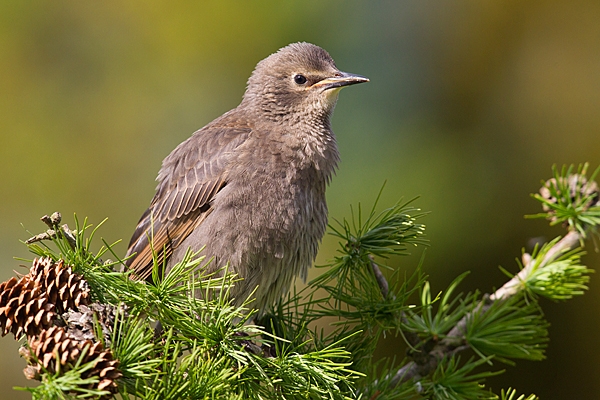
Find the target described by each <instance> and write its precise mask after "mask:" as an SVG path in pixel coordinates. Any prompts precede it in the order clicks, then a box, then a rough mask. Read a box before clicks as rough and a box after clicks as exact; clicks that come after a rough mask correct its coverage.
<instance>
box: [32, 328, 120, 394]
mask: <svg viewBox="0 0 600 400" xmlns="http://www.w3.org/2000/svg"><path fill="white" fill-rule="evenodd" d="M28 345H29V348H22V349H21V350H20V353H21V355H22V356H23V357H24V358H25V359H26V360H27V361H28V363H29V364H30V365H29V366H28V367H27V368H25V369H24V370H23V372H24V374H25V376H26V377H27V378H28V379H38V378H39V376H40V371H41V370H42V367H43V369H44V371H48V372H49V373H55V372H56V371H57V369H58V368H59V365H60V371H61V372H62V373H64V372H67V371H69V370H70V369H72V368H73V366H74V365H75V364H76V363H77V361H78V360H79V358H80V357H81V355H82V354H83V353H84V351H85V355H84V356H83V359H82V360H81V364H84V363H88V362H91V361H94V367H93V368H91V369H89V370H87V371H85V372H84V373H82V375H81V377H82V378H83V379H87V378H91V377H94V376H96V377H98V379H99V382H98V383H97V385H96V388H97V389H101V390H108V391H111V392H115V391H116V389H117V383H116V380H117V379H118V378H120V377H121V373H120V372H119V371H118V369H117V367H118V365H119V361H118V360H114V359H113V357H112V352H111V351H110V350H104V347H103V346H102V343H100V342H92V341H91V340H83V341H80V340H77V339H75V338H73V337H72V336H71V335H69V334H68V333H67V331H66V330H65V329H64V328H62V327H58V326H52V327H50V328H49V329H47V330H44V331H42V332H41V334H40V335H39V336H38V337H31V338H29V340H28Z"/></svg>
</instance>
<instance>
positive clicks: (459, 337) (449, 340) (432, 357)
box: [390, 230, 583, 387]
mask: <svg viewBox="0 0 600 400" xmlns="http://www.w3.org/2000/svg"><path fill="white" fill-rule="evenodd" d="M582 240H583V236H582V234H581V233H580V232H579V231H577V230H572V231H570V232H569V233H568V234H567V235H565V237H563V238H562V239H561V240H560V241H558V242H557V243H556V244H555V245H554V246H552V247H551V248H550V250H549V251H548V252H547V253H546V255H545V256H544V258H543V259H542V261H541V264H539V265H538V266H537V267H538V268H543V267H544V266H546V265H548V264H550V263H551V262H552V261H554V260H555V259H556V258H557V257H559V256H560V255H561V254H564V253H565V252H568V251H569V250H573V249H575V248H576V247H577V246H579V245H580V243H581V241H582ZM527 256H528V255H525V257H524V258H525V259H527V262H524V268H523V269H522V270H521V271H520V272H519V273H518V274H516V275H515V276H514V277H513V278H512V279H511V280H509V281H508V282H506V283H505V284H504V285H502V287H501V288H499V289H498V290H496V291H495V292H494V293H493V294H491V295H485V296H484V297H483V300H482V302H481V303H480V304H479V306H477V307H476V308H475V309H474V310H473V311H471V312H470V313H468V314H467V315H465V316H464V317H463V318H461V319H460V320H459V321H458V322H457V323H456V325H455V326H454V328H452V329H451V330H450V332H448V334H447V335H446V336H445V337H444V339H442V340H440V341H439V342H438V343H437V344H436V345H435V346H434V347H433V349H432V350H431V351H429V353H428V354H426V355H420V356H419V357H418V358H416V359H415V360H414V361H410V362H408V363H407V364H405V365H404V366H402V367H401V368H400V369H398V371H396V373H395V374H394V376H393V377H392V379H391V383H390V387H395V386H397V385H399V384H401V383H403V382H406V381H408V380H410V379H419V378H420V377H423V376H426V375H427V374H429V373H430V372H431V371H433V370H435V368H436V367H437V365H438V364H439V363H440V361H441V360H442V359H443V358H444V357H445V356H447V355H452V354H455V353H458V352H460V351H462V350H466V349H467V348H468V347H469V346H468V345H467V344H466V343H465V342H464V336H465V333H466V326H467V321H468V320H469V318H472V316H473V315H474V314H475V313H481V312H485V311H486V310H487V309H489V308H490V306H491V305H492V303H493V302H494V301H495V300H501V299H507V298H509V297H511V296H514V295H515V294H517V293H518V292H519V291H520V290H521V288H522V282H523V281H524V280H525V277H527V276H528V275H529V274H530V273H531V270H532V269H533V268H534V264H535V262H533V259H532V258H531V257H530V256H529V257H527Z"/></svg>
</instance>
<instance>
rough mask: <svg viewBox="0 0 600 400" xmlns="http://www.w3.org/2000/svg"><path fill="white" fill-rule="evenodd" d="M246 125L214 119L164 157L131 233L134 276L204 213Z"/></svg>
mask: <svg viewBox="0 0 600 400" xmlns="http://www.w3.org/2000/svg"><path fill="white" fill-rule="evenodd" d="M250 132H251V128H249V127H247V126H240V124H239V123H231V124H225V123H218V122H214V123H212V124H210V125H207V126H206V127H204V128H202V129H201V130H199V131H197V132H196V133H195V134H194V135H192V136H191V137H190V138H189V139H188V140H186V141H185V142H183V143H181V144H180V145H179V146H178V147H177V148H176V149H175V150H173V152H172V153H171V154H170V155H169V156H167V158H165V160H164V161H163V164H162V168H161V170H160V172H159V174H158V178H157V181H158V186H157V189H156V194H155V195H154V198H153V199H152V202H151V204H150V207H149V208H148V209H147V210H146V212H144V214H143V215H142V218H141V219H140V221H139V222H138V225H137V227H136V229H135V232H134V233H133V236H132V238H131V241H130V243H129V249H128V250H127V256H129V255H131V254H134V253H135V254H136V255H135V256H134V257H132V258H131V259H129V260H128V261H127V265H128V266H129V268H130V269H132V270H133V271H134V275H135V277H136V278H137V279H147V278H148V277H149V276H150V274H151V273H152V266H153V257H154V255H156V256H157V259H158V262H159V263H160V264H162V262H163V261H164V260H165V259H168V257H169V256H170V255H171V254H172V252H173V249H174V248H176V247H177V246H178V245H179V244H180V243H181V242H182V241H183V240H184V239H185V238H186V237H187V236H188V235H189V234H190V233H191V232H192V231H193V230H194V229H195V228H196V227H197V226H198V225H199V224H200V223H201V222H202V220H203V219H204V218H205V217H206V215H208V213H210V211H211V201H212V200H213V198H214V196H215V195H216V194H217V193H218V192H219V190H221V189H222V188H223V187H224V186H225V185H226V184H227V181H228V179H229V177H228V174H227V171H228V168H227V165H228V164H229V162H230V161H231V159H232V157H233V156H234V154H235V151H234V150H235V149H236V148H237V147H238V146H239V145H241V144H242V143H243V142H244V141H245V140H246V139H247V138H248V136H249V134H250Z"/></svg>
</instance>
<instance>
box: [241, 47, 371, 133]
mask: <svg viewBox="0 0 600 400" xmlns="http://www.w3.org/2000/svg"><path fill="white" fill-rule="evenodd" d="M368 81H369V79H367V78H365V77H362V76H360V75H354V74H349V73H346V72H342V71H340V70H339V69H338V68H337V67H336V66H335V62H334V61H333V59H332V58H331V56H330V55H329V53H327V52H326V51H325V50H323V49H322V48H320V47H319V46H315V45H314V44H310V43H304V42H302V43H292V44H290V45H288V46H286V47H283V48H281V49H279V51H277V52H276V53H274V54H271V55H270V56H269V57H267V58H265V59H264V60H262V61H260V62H259V63H258V64H257V65H256V68H255V69H254V72H253V73H252V75H251V76H250V78H249V79H248V87H247V89H246V93H245V94H244V100H243V104H252V106H253V107H255V108H257V111H259V112H260V113H261V114H262V115H263V116H264V117H266V118H268V119H270V120H275V121H282V120H287V121H288V122H290V123H296V122H301V121H302V120H306V119H309V120H314V119H317V120H319V119H321V120H323V121H322V122H325V123H328V120H329V116H330V115H331V112H332V111H333V109H334V107H335V103H336V101H337V97H338V93H339V91H340V89H341V88H343V87H346V86H349V85H354V84H357V83H362V82H368Z"/></svg>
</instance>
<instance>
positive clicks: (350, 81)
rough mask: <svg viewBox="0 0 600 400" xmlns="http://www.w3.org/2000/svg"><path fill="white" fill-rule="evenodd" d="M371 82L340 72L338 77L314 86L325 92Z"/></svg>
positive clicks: (362, 77) (358, 76)
mask: <svg viewBox="0 0 600 400" xmlns="http://www.w3.org/2000/svg"><path fill="white" fill-rule="evenodd" d="M363 82H369V78H365V77H364V76H360V75H355V74H350V73H348V72H339V75H338V76H332V77H331V78H325V79H323V80H322V81H319V82H317V83H315V84H314V85H313V87H314V88H321V89H322V90H323V91H325V90H329V89H335V88H342V87H344V86H349V85H356V84H357V83H363Z"/></svg>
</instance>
